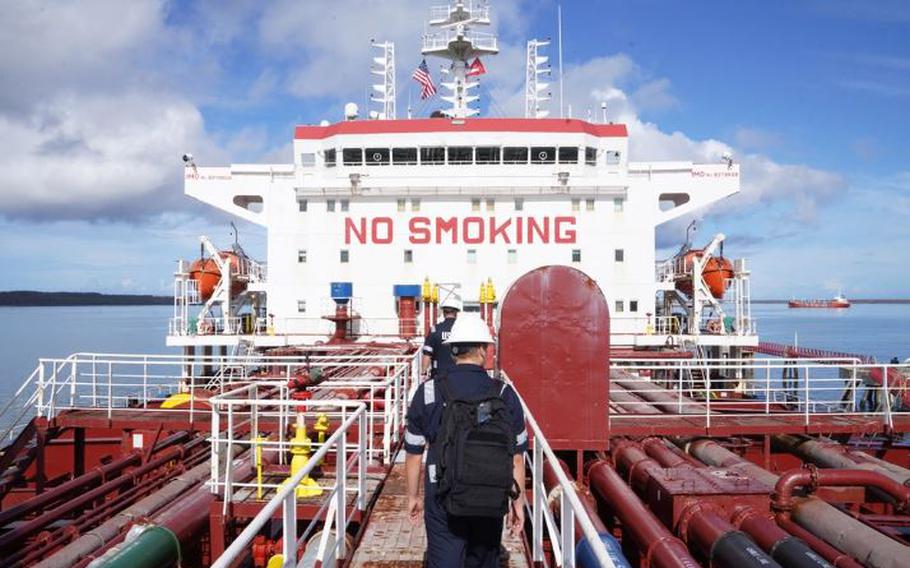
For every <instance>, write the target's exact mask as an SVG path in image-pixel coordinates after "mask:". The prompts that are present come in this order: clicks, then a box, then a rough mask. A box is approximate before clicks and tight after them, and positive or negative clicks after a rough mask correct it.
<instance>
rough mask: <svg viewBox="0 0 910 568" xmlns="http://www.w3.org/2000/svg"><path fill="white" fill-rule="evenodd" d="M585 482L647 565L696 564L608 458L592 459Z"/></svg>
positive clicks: (687, 567) (680, 567)
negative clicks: (611, 512)
mask: <svg viewBox="0 0 910 568" xmlns="http://www.w3.org/2000/svg"><path fill="white" fill-rule="evenodd" d="M588 483H589V484H590V487H591V490H592V491H593V492H594V494H595V495H596V496H597V498H598V499H599V500H600V502H601V503H603V504H604V505H605V506H606V507H607V508H609V509H610V510H611V511H613V513H614V514H615V515H616V516H617V517H618V518H619V520H620V522H622V525H623V530H624V531H626V532H627V533H628V534H629V535H630V536H631V537H632V540H634V541H635V543H636V544H637V546H638V549H639V551H640V552H641V555H642V557H644V558H646V559H647V565H648V566H652V567H653V568H699V566H700V565H699V563H698V562H697V561H696V560H695V558H693V557H692V554H691V553H690V552H689V549H688V548H687V547H686V545H685V544H684V543H683V541H681V540H680V539H678V538H676V537H675V536H673V533H671V532H670V530H669V529H668V528H667V527H665V526H664V525H663V523H661V522H660V521H659V520H658V519H657V517H655V516H654V513H652V512H651V511H650V510H649V509H648V508H647V507H646V506H645V504H644V503H642V502H641V500H640V499H639V498H638V496H637V495H635V492H634V491H632V489H631V488H630V487H629V486H628V485H626V483H625V481H623V479H622V478H621V477H620V476H619V474H618V473H616V471H615V470H614V469H613V466H612V465H610V463H609V462H607V461H604V460H600V461H596V462H594V463H593V464H592V465H591V466H590V468H589V469H588Z"/></svg>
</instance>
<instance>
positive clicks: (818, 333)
mask: <svg viewBox="0 0 910 568" xmlns="http://www.w3.org/2000/svg"><path fill="white" fill-rule="evenodd" d="M171 310H172V308H171V307H170V306H103V307H41V308H4V307H0V322H2V323H0V360H2V366H0V396H2V395H5V394H7V393H9V392H11V391H13V390H15V389H16V388H18V386H19V385H20V384H21V383H22V381H23V380H24V379H25V378H26V377H27V376H28V375H29V373H31V371H32V370H33V369H34V368H35V366H36V364H37V360H38V358H39V357H65V356H67V355H69V354H71V353H74V352H77V351H84V352H106V353H155V354H167V353H171V354H177V353H178V351H177V350H174V349H169V348H167V347H166V346H165V344H164V339H165V335H166V334H167V321H168V318H169V317H170V315H171ZM753 315H754V317H756V318H757V319H758V330H759V334H760V336H761V338H762V339H764V340H767V341H777V342H782V343H792V342H793V340H794V337H796V338H797V340H798V342H799V344H800V345H803V346H806V347H823V348H827V349H834V350H838V351H846V352H850V353H859V354H868V355H874V356H875V357H876V359H877V360H879V361H889V360H890V359H891V358H892V357H898V358H900V360H901V361H903V360H904V359H906V358H908V357H910V305H907V304H899V305H898V304H896V305H868V304H860V305H854V306H853V307H851V308H850V309H847V310H791V309H789V308H787V306H786V305H779V304H757V305H755V306H753Z"/></svg>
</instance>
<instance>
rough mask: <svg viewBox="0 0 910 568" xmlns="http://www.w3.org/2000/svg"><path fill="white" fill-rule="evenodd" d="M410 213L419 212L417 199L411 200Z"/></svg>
mask: <svg viewBox="0 0 910 568" xmlns="http://www.w3.org/2000/svg"><path fill="white" fill-rule="evenodd" d="M411 211H420V200H419V199H412V200H411Z"/></svg>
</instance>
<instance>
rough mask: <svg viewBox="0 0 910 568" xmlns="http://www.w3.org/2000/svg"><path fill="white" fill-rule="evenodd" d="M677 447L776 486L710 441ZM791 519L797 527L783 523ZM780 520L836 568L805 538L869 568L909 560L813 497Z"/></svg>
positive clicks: (895, 545) (899, 547)
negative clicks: (815, 538) (818, 541)
mask: <svg viewBox="0 0 910 568" xmlns="http://www.w3.org/2000/svg"><path fill="white" fill-rule="evenodd" d="M679 443H680V444H682V445H684V446H685V449H686V451H688V452H689V453H690V454H692V455H693V456H695V457H696V458H698V459H699V460H700V461H702V462H704V463H706V464H708V465H710V466H714V467H724V468H728V469H731V470H734V471H737V472H739V473H740V474H742V475H745V476H747V477H751V478H753V479H757V480H759V481H761V482H762V483H765V484H766V485H768V486H771V487H773V486H774V485H776V484H777V480H778V476H777V475H774V474H773V473H771V472H770V471H768V470H766V469H764V468H762V467H759V466H757V465H755V464H753V463H752V462H749V461H748V460H746V459H744V458H742V457H740V456H738V455H736V454H734V453H733V452H731V451H730V450H728V449H726V448H724V447H723V446H721V445H720V444H718V443H717V442H715V441H713V440H709V439H706V438H702V439H698V440H695V441H693V442H689V443H686V442H683V441H680V442H679ZM781 517H782V516H781ZM791 517H792V519H793V520H794V521H796V523H792V524H791V523H787V522H786V521H788V520H789V519H790V518H791ZM781 520H782V518H778V519H777V522H778V524H780V525H781V528H783V529H784V530H786V531H787V532H790V533H791V534H794V535H795V536H798V537H800V538H802V539H803V540H805V541H806V542H807V543H808V544H809V545H810V546H812V548H813V549H814V550H815V551H816V552H818V553H819V554H822V555H823V556H824V557H825V560H827V561H828V562H830V563H832V564H834V565H835V566H837V565H838V564H837V562H836V560H837V557H835V556H831V551H830V548H827V547H817V546H816V545H815V543H814V542H815V541H813V540H811V539H807V538H806V537H805V536H804V534H811V535H814V536H817V537H819V538H820V539H821V540H823V541H824V542H826V543H828V544H829V545H831V547H833V548H835V549H837V550H839V551H841V552H844V553H846V554H848V555H850V556H851V557H852V558H853V559H855V560H857V561H858V562H859V563H860V564H862V565H865V566H869V567H871V568H902V567H903V566H906V562H904V560H903V559H905V558H910V547H907V546H905V545H903V544H901V543H899V542H897V541H895V540H893V539H891V538H889V537H888V536H886V535H884V534H882V533H880V532H878V531H877V530H875V529H873V528H872V527H870V526H868V525H866V524H864V523H862V522H860V521H858V520H856V519H854V518H853V517H851V516H850V515H847V514H846V513H844V512H842V511H840V510H839V509H837V508H836V507H834V506H832V505H830V504H828V503H826V502H824V501H822V500H821V499H816V498H812V497H810V498H805V499H797V502H796V503H795V506H794V507H793V510H792V511H791V513H790V515H789V516H787V517H786V518H785V519H783V520H784V521H785V522H783V523H782V522H781ZM797 523H798V525H800V526H801V527H803V528H805V529H807V533H802V532H800V531H796V532H794V531H793V530H791V526H792V525H794V524H797Z"/></svg>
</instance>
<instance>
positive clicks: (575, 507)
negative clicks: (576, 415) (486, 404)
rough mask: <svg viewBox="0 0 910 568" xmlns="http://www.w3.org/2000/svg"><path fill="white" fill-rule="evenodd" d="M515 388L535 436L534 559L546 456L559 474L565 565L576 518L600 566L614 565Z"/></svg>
mask: <svg viewBox="0 0 910 568" xmlns="http://www.w3.org/2000/svg"><path fill="white" fill-rule="evenodd" d="M502 377H503V379H504V380H505V381H506V382H507V383H509V384H510V385H511V384H512V381H511V380H509V377H508V375H507V374H506V373H505V371H503V372H502ZM512 390H514V391H515V394H516V396H518V400H519V401H520V402H521V406H522V408H523V409H524V413H525V421H526V422H527V424H528V426H529V427H530V429H531V434H532V435H533V451H532V453H533V456H534V457H533V461H532V485H533V495H534V499H533V502H532V503H530V504H529V505H528V508H529V510H530V511H531V515H532V516H531V524H532V532H533V535H532V538H533V542H532V554H533V560H534V562H535V563H539V562H543V529H544V518H543V515H544V508H545V506H546V495H545V494H544V491H541V489H542V488H543V458H546V460H547V461H549V462H550V463H551V464H552V466H553V467H552V468H551V469H552V470H553V473H554V474H555V475H556V479H557V481H558V483H559V487H560V489H561V491H560V492H559V499H560V504H561V512H560V521H561V523H560V524H561V528H560V534H559V537H560V539H561V541H562V542H560V543H559V544H560V546H559V548H560V552H561V553H562V554H561V561H562V562H561V565H562V566H565V567H574V566H575V542H574V534H573V533H574V525H573V521H575V522H577V523H578V524H579V525H580V527H581V530H582V532H583V533H584V535H585V538H587V540H588V544H589V545H590V546H591V550H592V551H593V553H594V556H595V557H596V558H597V561H598V562H599V563H600V565H601V566H603V567H604V568H615V564H614V563H613V559H612V558H610V555H609V553H608V552H607V548H606V547H605V546H604V544H603V542H601V540H600V535H599V534H598V533H597V529H596V528H594V523H593V522H592V521H591V518H590V517H589V516H588V514H587V511H586V509H585V507H584V505H582V503H581V500H580V499H579V498H578V494H577V493H576V492H575V485H574V484H573V483H572V481H571V480H569V477H568V476H567V475H566V473H565V471H563V469H562V466H561V465H560V461H559V458H557V457H556V454H554V453H553V450H552V448H550V445H549V444H548V443H547V440H546V438H545V437H544V435H543V432H542V431H541V430H540V426H539V425H538V424H537V421H536V420H535V419H534V415H533V414H531V409H529V408H528V405H527V404H526V403H525V401H524V399H523V398H522V397H521V394H519V393H518V389H515V388H514V386H513V387H512ZM566 500H568V503H566ZM548 528H549V527H548ZM551 530H552V529H551ZM551 536H552V535H551Z"/></svg>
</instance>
